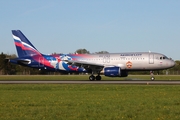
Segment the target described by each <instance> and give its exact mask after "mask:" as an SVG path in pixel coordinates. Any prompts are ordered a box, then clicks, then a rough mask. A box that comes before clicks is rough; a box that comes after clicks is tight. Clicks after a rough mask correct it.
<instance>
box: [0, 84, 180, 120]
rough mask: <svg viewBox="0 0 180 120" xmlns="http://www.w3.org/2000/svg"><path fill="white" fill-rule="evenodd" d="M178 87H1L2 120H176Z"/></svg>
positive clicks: (179, 105)
mask: <svg viewBox="0 0 180 120" xmlns="http://www.w3.org/2000/svg"><path fill="white" fill-rule="evenodd" d="M179 94H180V86H179V85H115V84H114V85H106V84H101V85H99V84H76V85H74V84H0V119H1V120H33V119H36V120H38V119H42V120H49V119H52V120H66V119H67V120H72V119H78V120H85V119H87V120H109V119H125V120H127V119H128V120H130V119H133V120H136V119H137V120H143V119H144V120H169V119H173V120H179V119H180V97H179Z"/></svg>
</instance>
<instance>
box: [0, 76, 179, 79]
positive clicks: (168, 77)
mask: <svg viewBox="0 0 180 120" xmlns="http://www.w3.org/2000/svg"><path fill="white" fill-rule="evenodd" d="M154 77H155V80H180V75H155V76H154ZM0 80H89V75H0ZM102 80H150V75H129V76H128V77H106V76H103V75H102Z"/></svg>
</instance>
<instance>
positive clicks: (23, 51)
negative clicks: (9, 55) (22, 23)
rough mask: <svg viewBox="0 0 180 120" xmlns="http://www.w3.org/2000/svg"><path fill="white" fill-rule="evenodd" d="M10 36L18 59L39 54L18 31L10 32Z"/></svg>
mask: <svg viewBox="0 0 180 120" xmlns="http://www.w3.org/2000/svg"><path fill="white" fill-rule="evenodd" d="M12 34H13V39H14V43H15V46H16V50H17V53H18V56H19V57H25V56H34V55H40V54H41V53H40V52H39V51H38V50H37V49H36V48H35V47H34V46H33V44H32V43H31V42H30V41H29V40H28V39H27V38H26V36H25V35H24V34H23V33H22V32H21V31H20V30H12Z"/></svg>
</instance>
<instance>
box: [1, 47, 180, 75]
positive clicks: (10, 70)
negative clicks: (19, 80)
mask: <svg viewBox="0 0 180 120" xmlns="http://www.w3.org/2000/svg"><path fill="white" fill-rule="evenodd" d="M75 53H78V54H90V52H89V51H87V50H86V49H78V50H76V51H75ZM106 53H108V52H107V51H100V52H95V53H94V54H106ZM53 54H56V53H53ZM16 57H17V56H16V55H15V54H12V55H8V54H4V53H3V52H2V53H1V54H0V75H48V74H49V75H54V74H65V73H58V72H48V71H42V70H41V71H40V70H38V69H35V68H29V67H24V66H21V65H15V64H12V63H10V62H8V59H7V58H9V59H12V58H16ZM175 62H176V64H175V66H174V67H173V68H170V69H168V70H160V71H154V74H161V75H166V74H168V75H180V61H179V60H176V61H175ZM149 73H150V71H141V72H139V71H134V72H129V74H138V75H139V74H142V75H149Z"/></svg>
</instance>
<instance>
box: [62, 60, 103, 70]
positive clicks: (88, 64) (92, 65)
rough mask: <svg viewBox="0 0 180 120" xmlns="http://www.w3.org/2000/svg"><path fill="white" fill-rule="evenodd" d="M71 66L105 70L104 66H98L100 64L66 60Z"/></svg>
mask: <svg viewBox="0 0 180 120" xmlns="http://www.w3.org/2000/svg"><path fill="white" fill-rule="evenodd" d="M64 61H65V62H67V63H68V64H70V65H75V66H81V67H84V68H96V69H98V68H101V69H102V68H104V65H103V64H98V63H91V62H86V61H76V60H64Z"/></svg>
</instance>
